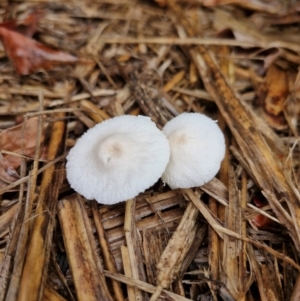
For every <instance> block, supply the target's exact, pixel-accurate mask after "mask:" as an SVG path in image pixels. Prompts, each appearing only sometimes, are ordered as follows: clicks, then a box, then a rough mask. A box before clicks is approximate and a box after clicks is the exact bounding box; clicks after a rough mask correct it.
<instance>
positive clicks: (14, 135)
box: [0, 117, 44, 168]
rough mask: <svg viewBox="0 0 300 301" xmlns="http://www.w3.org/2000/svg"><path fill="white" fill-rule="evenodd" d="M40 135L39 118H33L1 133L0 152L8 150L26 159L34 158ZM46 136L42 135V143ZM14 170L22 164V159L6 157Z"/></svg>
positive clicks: (13, 156) (11, 156)
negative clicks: (38, 134) (38, 135)
mask: <svg viewBox="0 0 300 301" xmlns="http://www.w3.org/2000/svg"><path fill="white" fill-rule="evenodd" d="M37 133H38V117H33V118H30V119H28V120H27V121H25V122H23V123H22V124H20V125H17V126H15V127H12V128H10V129H7V130H4V131H2V132H1V133H0V150H6V151H9V152H13V153H16V154H20V155H22V156H26V157H33V156H34V154H35V150H36V139H37ZM43 140H44V134H43V135H42V141H43ZM5 158H6V159H7V160H8V162H9V164H10V166H11V167H12V168H17V167H19V166H20V164H21V157H20V156H15V155H6V156H5Z"/></svg>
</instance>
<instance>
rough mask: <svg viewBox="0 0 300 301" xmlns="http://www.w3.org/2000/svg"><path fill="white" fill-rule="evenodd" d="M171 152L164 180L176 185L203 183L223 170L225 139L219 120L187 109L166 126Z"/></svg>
mask: <svg viewBox="0 0 300 301" xmlns="http://www.w3.org/2000/svg"><path fill="white" fill-rule="evenodd" d="M163 133H164V134H165V135H166V137H167V138H168V139H169V143H170V149H171V156H170V160H169V163H168V165H167V168H166V170H165V172H164V173H163V175H162V180H163V181H164V182H165V183H167V184H168V185H169V186H170V187H171V188H172V189H175V188H190V187H196V186H201V185H203V184H205V183H207V182H209V181H210V180H211V179H212V178H213V177H214V176H215V175H216V174H217V172H218V171H219V169H220V165H221V162H222V160H223V158H224V156H225V139H224V135H223V133H222V131H221V130H220V128H219V126H218V125H217V123H216V122H215V121H214V120H212V119H210V118H209V117H207V116H205V115H203V114H199V113H183V114H180V115H178V116H177V117H175V118H173V119H172V120H170V121H169V122H168V123H167V124H166V125H165V127H164V128H163Z"/></svg>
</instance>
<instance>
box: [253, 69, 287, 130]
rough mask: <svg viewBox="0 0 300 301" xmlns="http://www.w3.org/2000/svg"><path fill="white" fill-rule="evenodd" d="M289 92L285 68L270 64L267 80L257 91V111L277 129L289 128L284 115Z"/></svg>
mask: <svg viewBox="0 0 300 301" xmlns="http://www.w3.org/2000/svg"><path fill="white" fill-rule="evenodd" d="M288 93H289V83H288V76H287V73H286V71H285V70H282V69H280V68H279V67H276V65H275V64H272V65H270V67H269V68H268V70H267V73H266V80H265V83H264V84H263V85H261V87H260V88H259V90H258V92H257V96H258V101H257V103H258V105H259V107H257V108H256V109H257V110H256V111H257V113H258V114H259V115H261V116H262V117H263V118H265V120H266V121H267V123H268V124H269V125H270V126H271V127H273V128H275V129H277V130H282V129H285V128H287V122H286V119H285V117H284V104H285V101H286V99H287V96H288Z"/></svg>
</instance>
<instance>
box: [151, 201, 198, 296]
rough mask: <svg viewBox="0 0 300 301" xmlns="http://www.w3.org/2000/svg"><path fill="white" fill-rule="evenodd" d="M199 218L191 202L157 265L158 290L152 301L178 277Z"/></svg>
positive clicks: (194, 234)
mask: <svg viewBox="0 0 300 301" xmlns="http://www.w3.org/2000/svg"><path fill="white" fill-rule="evenodd" d="M198 216H199V211H198V209H197V207H196V206H194V204H193V203H192V202H190V203H189V204H188V206H187V208H186V210H185V212H184V215H183V216H182V219H181V221H180V224H179V225H178V227H177V229H176V231H175V232H174V233H173V235H172V237H171V239H170V240H169V242H168V245H167V247H166V248H165V250H164V251H163V253H162V255H161V258H160V260H159V262H158V264H157V278H156V284H157V289H156V291H155V293H154V294H153V295H152V296H151V298H150V301H155V300H157V298H158V297H159V296H160V294H161V292H162V290H163V289H164V288H168V287H169V286H170V284H171V283H172V282H173V280H174V279H175V278H176V277H178V273H179V270H180V267H181V265H182V263H183V261H184V259H185V257H186V255H187V253H188V252H189V250H190V247H191V245H192V243H193V241H194V238H195V236H196V233H197V230H198V220H197V219H198Z"/></svg>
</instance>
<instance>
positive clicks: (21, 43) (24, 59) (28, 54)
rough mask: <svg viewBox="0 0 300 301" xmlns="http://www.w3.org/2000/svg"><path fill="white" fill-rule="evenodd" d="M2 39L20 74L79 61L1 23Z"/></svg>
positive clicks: (0, 35) (0, 33) (0, 34)
mask: <svg viewBox="0 0 300 301" xmlns="http://www.w3.org/2000/svg"><path fill="white" fill-rule="evenodd" d="M0 39H1V40H2V42H3V44H4V47H5V50H6V53H7V56H8V57H9V59H10V60H11V62H12V63H13V64H14V66H15V68H16V71H17V72H18V74H20V75H28V74H30V73H34V72H37V71H39V70H42V69H46V70H48V69H51V68H53V67H54V66H56V65H58V64H65V63H74V62H77V60H78V59H77V57H75V56H73V55H71V54H68V53H66V52H63V51H58V50H54V49H51V48H48V47H47V46H45V45H43V44H42V43H39V42H37V41H35V40H33V39H31V38H28V37H26V36H24V35H22V34H20V33H18V32H16V31H14V30H11V29H8V28H7V26H6V25H5V26H1V25H0Z"/></svg>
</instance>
